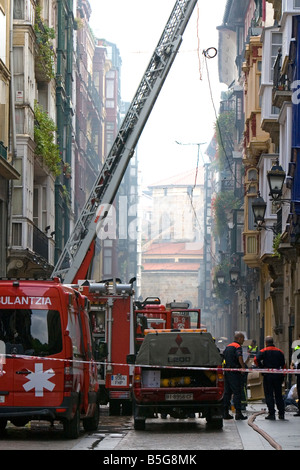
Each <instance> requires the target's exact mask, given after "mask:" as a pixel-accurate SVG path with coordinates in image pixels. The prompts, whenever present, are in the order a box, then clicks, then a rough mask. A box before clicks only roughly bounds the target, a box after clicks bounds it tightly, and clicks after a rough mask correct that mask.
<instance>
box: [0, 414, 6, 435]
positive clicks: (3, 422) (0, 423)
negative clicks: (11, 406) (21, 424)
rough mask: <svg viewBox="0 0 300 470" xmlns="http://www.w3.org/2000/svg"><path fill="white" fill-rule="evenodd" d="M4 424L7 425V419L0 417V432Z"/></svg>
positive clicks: (3, 428) (4, 426) (2, 430)
mask: <svg viewBox="0 0 300 470" xmlns="http://www.w3.org/2000/svg"><path fill="white" fill-rule="evenodd" d="M6 425H7V419H5V418H1V419H0V433H1V432H4V430H5V428H6Z"/></svg>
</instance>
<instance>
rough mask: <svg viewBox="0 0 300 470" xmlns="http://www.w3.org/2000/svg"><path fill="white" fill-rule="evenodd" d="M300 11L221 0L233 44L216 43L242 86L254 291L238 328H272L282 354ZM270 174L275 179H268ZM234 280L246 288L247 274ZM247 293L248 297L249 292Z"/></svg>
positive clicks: (293, 267) (290, 285)
mask: <svg viewBox="0 0 300 470" xmlns="http://www.w3.org/2000/svg"><path fill="white" fill-rule="evenodd" d="M299 15H300V3H299V1H297V0H282V1H279V0H261V1H252V0H249V1H247V2H243V4H241V2H236V1H235V0H228V2H227V4H226V11H225V14H224V20H225V19H226V21H224V24H223V27H224V30H226V29H228V30H229V31H230V32H229V34H228V39H227V41H229V40H230V41H231V44H232V45H234V46H233V47H234V51H235V52H234V53H233V52H232V49H233V48H231V53H230V54H231V55H230V57H229V55H228V53H226V46H225V45H224V43H223V49H224V52H223V54H222V51H221V59H220V62H219V64H220V66H221V68H220V70H221V71H220V76H221V78H222V77H223V79H224V80H225V78H226V80H227V81H226V83H227V84H228V86H229V89H230V88H231V87H232V86H233V84H236V83H237V82H238V83H239V85H240V86H241V87H242V89H243V101H244V103H243V109H244V115H245V119H244V121H245V122H244V132H243V141H242V155H243V166H244V189H245V192H244V206H243V209H244V231H243V261H244V262H245V264H246V266H247V270H248V272H249V273H250V275H251V273H252V284H253V288H252V291H253V294H254V295H253V298H252V306H251V303H250V304H248V306H249V307H250V308H249V309H248V315H247V318H245V331H247V332H248V333H250V336H251V337H253V338H255V339H257V340H258V341H260V343H261V344H260V345H263V338H264V337H265V336H266V335H268V334H269V335H273V336H275V340H276V342H277V344H280V346H281V347H282V349H284V351H285V352H286V354H287V357H288V354H290V345H291V343H292V341H293V340H294V339H296V338H298V335H299V326H300V322H299V313H298V312H299V308H298V303H299V299H298V290H299V288H298V285H299V261H298V259H299V254H298V253H299V252H298V243H299V241H298V202H297V201H298V200H299V197H298V195H297V192H298V177H297V152H298V141H299V122H298V107H297V105H298V103H297V102H294V101H293V96H295V91H297V90H295V88H293V86H294V85H295V83H296V82H295V80H296V79H297V76H298V75H297V74H298V73H299V72H298V63H299V59H298V55H299V45H298V44H299V43H298V38H299V18H300V16H299ZM229 20H230V21H229ZM225 23H226V24H225ZM221 35H222V31H221V32H220V36H221ZM225 72H226V73H225ZM230 79H232V82H231V83H230ZM293 93H294V95H293ZM274 176H275V179H276V177H278V176H279V177H280V176H281V177H282V180H281V183H280V184H278V183H277V182H276V183H275V187H272V182H273V181H275V180H273V178H274ZM272 188H273V189H272ZM231 271H232V272H233V269H231ZM238 282H240V283H241V288H242V289H243V290H245V293H246V294H247V285H249V281H248V283H247V282H245V279H244V280H243V279H241V280H240V281H238ZM246 300H248V301H250V302H251V295H250V297H249V293H248V294H247V295H246ZM246 328H247V329H246Z"/></svg>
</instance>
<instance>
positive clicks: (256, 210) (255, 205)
mask: <svg viewBox="0 0 300 470" xmlns="http://www.w3.org/2000/svg"><path fill="white" fill-rule="evenodd" d="M266 208H267V204H266V202H265V201H264V199H263V198H262V197H261V196H260V193H259V192H258V193H257V197H256V198H255V199H254V201H253V202H252V211H253V215H254V220H255V223H256V224H257V226H258V227H259V228H262V224H263V223H264V221H265V213H266Z"/></svg>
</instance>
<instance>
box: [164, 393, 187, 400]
mask: <svg viewBox="0 0 300 470" xmlns="http://www.w3.org/2000/svg"><path fill="white" fill-rule="evenodd" d="M165 398H166V400H171V401H172V400H173V401H180V400H193V399H194V396H193V394H192V393H166V396H165Z"/></svg>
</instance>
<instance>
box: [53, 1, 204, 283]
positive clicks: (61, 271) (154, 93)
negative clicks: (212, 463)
mask: <svg viewBox="0 0 300 470" xmlns="http://www.w3.org/2000/svg"><path fill="white" fill-rule="evenodd" d="M197 1H198V0H177V1H176V3H175V5H174V7H173V10H172V13H171V15H170V17H169V20H168V21H167V24H166V26H165V29H164V31H163V33H162V35H161V37H160V40H159V42H158V44H157V46H156V48H155V50H154V53H153V55H152V57H151V60H150V62H149V65H148V67H147V69H146V71H145V73H144V75H143V78H142V80H141V82H140V85H139V87H138V89H137V91H136V94H135V96H134V98H133V100H132V102H131V105H130V107H129V109H128V112H127V114H126V116H125V118H124V120H123V122H122V124H121V127H120V129H119V131H118V134H117V136H116V138H115V141H114V143H113V145H112V147H111V149H110V152H109V154H108V156H107V157H106V159H105V162H104V164H103V167H102V169H101V171H100V174H99V176H98V177H97V179H96V182H95V184H94V186H93V188H92V190H91V192H90V195H89V198H88V200H87V202H86V204H85V206H84V208H83V209H82V212H81V214H80V216H79V218H78V220H77V222H76V224H75V227H74V230H73V231H72V233H71V235H70V237H69V240H68V241H67V243H66V245H65V247H64V249H63V251H62V253H61V256H60V258H59V260H58V262H57V264H56V266H55V268H54V271H53V273H52V276H59V277H60V278H61V280H62V282H63V283H66V284H70V283H72V282H73V280H74V279H75V277H76V273H77V272H78V270H79V268H80V266H81V264H82V262H83V261H84V258H85V256H86V254H87V252H88V249H89V247H90V246H91V244H92V242H93V240H94V239H95V238H96V236H97V234H98V233H99V231H100V229H101V228H102V227H103V226H104V224H105V218H106V217H107V214H108V212H109V208H110V205H111V204H112V203H113V201H114V198H115V195H116V193H117V191H118V188H119V186H120V184H121V181H122V178H123V176H124V173H125V171H126V169H127V166H128V164H129V161H130V158H131V157H132V155H133V152H134V150H135V147H136V145H137V142H138V140H139V137H140V135H141V133H142V131H143V128H144V126H145V124H146V122H147V119H148V117H149V115H150V113H151V111H152V108H153V106H154V104H155V102H156V99H157V97H158V95H159V92H160V90H161V88H162V86H163V84H164V82H165V79H166V77H167V75H168V72H169V70H170V68H171V66H172V64H173V61H174V59H175V57H176V54H177V52H178V50H179V47H180V44H181V42H182V35H183V33H184V31H185V28H186V26H187V24H188V21H189V19H190V17H191V15H192V12H193V10H194V7H195V5H196V3H197Z"/></svg>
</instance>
